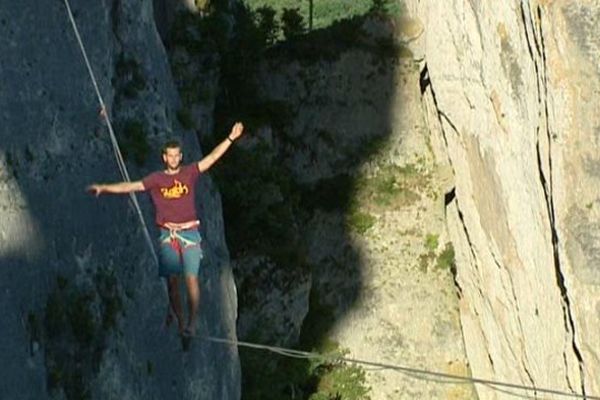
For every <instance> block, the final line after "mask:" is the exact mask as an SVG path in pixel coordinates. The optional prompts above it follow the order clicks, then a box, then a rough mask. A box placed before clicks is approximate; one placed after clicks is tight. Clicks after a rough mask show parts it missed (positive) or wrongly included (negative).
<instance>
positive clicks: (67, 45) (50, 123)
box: [0, 0, 240, 399]
mask: <svg viewBox="0 0 600 400" xmlns="http://www.w3.org/2000/svg"><path fill="white" fill-rule="evenodd" d="M71 4H72V8H73V11H74V13H75V16H76V19H77V22H78V23H79V26H80V29H81V33H82V37H83V40H84V41H85V43H86V45H87V48H88V53H89V56H90V59H91V62H92V64H93V66H94V70H95V72H96V74H97V76H98V79H99V85H100V89H101V91H102V93H103V95H104V97H105V100H106V101H107V104H108V109H109V113H110V115H111V116H112V118H113V122H114V123H115V127H116V130H117V135H118V136H119V139H120V140H121V143H122V149H123V150H124V151H125V152H126V153H127V160H128V161H127V163H128V167H129V172H130V174H131V175H132V177H133V178H134V179H135V178H139V177H141V176H143V175H145V174H147V173H149V172H151V171H152V170H154V169H156V168H158V167H159V158H158V150H157V149H158V146H159V145H160V143H161V142H162V141H163V140H164V138H165V137H167V136H171V135H180V136H183V137H184V142H185V145H186V149H187V152H186V156H187V157H188V161H191V160H193V159H195V158H198V157H200V156H201V153H200V150H199V147H198V144H197V142H196V140H194V139H192V137H193V135H181V132H180V131H181V129H180V127H179V126H177V122H176V118H175V110H176V109H177V104H178V95H177V92H176V90H175V89H174V85H173V82H172V78H171V74H170V69H169V65H168V61H167V56H166V54H165V52H164V49H163V46H162V43H161V41H160V38H159V35H158V34H157V31H156V28H155V24H154V17H153V10H152V2H151V1H143V2H137V1H136V2H125V1H84V0H72V2H71ZM0 52H1V53H2V56H1V57H0V310H2V314H3V317H2V319H1V320H0V332H2V334H1V339H0V350H1V352H2V371H3V372H2V376H1V377H0V397H1V398H3V399H23V398H31V399H34V398H35V399H45V398H66V399H74V398H90V399H92V398H93V399H117V398H118V399H166V398H185V399H200V398H202V399H205V398H210V399H237V398H239V388H240V371H239V363H238V358H237V350H236V349H234V348H228V347H223V346H222V345H213V344H210V343H207V342H204V341H202V340H197V341H195V342H194V343H193V344H192V347H191V349H190V350H189V351H188V352H182V350H181V343H180V341H179V339H178V338H177V335H176V333H175V331H174V330H172V331H167V330H165V329H163V328H161V325H162V323H163V320H164V317H165V311H166V305H167V299H166V293H165V290H164V288H163V284H162V282H161V281H160V280H159V279H158V278H157V266H156V265H154V264H153V261H152V258H151V256H150V253H149V251H148V248H147V246H146V243H145V242H144V239H143V235H142V231H141V229H140V225H139V222H138V220H137V217H136V215H135V214H134V212H133V211H132V209H131V207H130V206H129V203H128V200H127V199H126V198H125V197H119V196H106V197H102V198H100V199H94V198H93V197H91V196H89V195H87V194H86V193H84V188H85V186H86V185H87V184H89V183H91V182H94V181H100V182H106V181H115V180H120V176H119V174H118V169H117V166H116V164H115V161H114V158H113V153H112V148H111V146H110V142H109V139H108V136H107V135H108V134H107V131H106V127H105V126H103V124H102V122H101V119H100V118H99V116H98V111H99V110H98V105H97V101H96V98H95V95H94V93H93V90H92V86H91V82H90V80H89V77H88V76H87V72H86V70H85V67H84V64H83V59H82V58H81V54H80V52H79V49H78V47H77V45H76V42H75V37H74V35H73V32H72V30H71V27H70V26H69V22H68V19H67V14H66V10H65V7H64V4H63V2H62V1H42V2H38V1H28V0H27V1H19V2H8V1H3V2H2V5H1V6H0ZM199 189H200V192H201V195H200V196H199V197H200V198H201V200H200V212H201V217H202V219H203V229H204V232H203V233H204V237H205V240H204V250H205V261H204V263H203V267H202V274H201V279H202V289H203V304H202V311H201V313H202V315H201V318H200V326H201V327H200V330H199V334H201V335H205V334H211V335H214V336H230V337H235V318H236V308H237V305H236V295H235V288H234V286H233V279H232V276H231V271H230V268H229V265H228V251H227V248H226V246H225V243H224V237H223V223H222V218H221V210H220V199H219V196H218V194H217V193H216V190H215V189H214V188H213V185H212V182H211V180H210V178H209V177H204V178H203V180H202V181H201V183H200V185H199ZM141 201H142V206H143V209H144V214H145V216H146V221H147V222H148V224H149V225H150V226H151V227H152V225H153V224H152V212H151V211H150V208H149V202H148V200H147V199H146V198H144V196H143V195H142V196H141ZM152 233H154V232H152Z"/></svg>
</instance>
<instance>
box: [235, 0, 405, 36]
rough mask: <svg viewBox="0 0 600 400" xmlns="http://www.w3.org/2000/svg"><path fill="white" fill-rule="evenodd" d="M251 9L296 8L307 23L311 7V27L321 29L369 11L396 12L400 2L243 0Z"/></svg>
mask: <svg viewBox="0 0 600 400" xmlns="http://www.w3.org/2000/svg"><path fill="white" fill-rule="evenodd" d="M244 3H246V4H247V5H248V7H249V8H250V9H252V10H257V9H259V8H264V7H269V8H272V9H273V10H274V11H275V13H276V15H282V14H283V11H284V10H286V9H288V10H289V9H296V10H297V13H298V14H299V15H300V16H301V18H302V19H303V20H304V21H305V24H306V25H307V26H308V25H309V20H310V7H311V3H312V7H313V24H312V25H313V28H314V29H323V28H326V27H329V26H330V25H331V24H332V23H334V22H336V21H339V20H344V19H349V18H352V17H355V16H359V15H364V14H366V13H368V12H369V11H376V12H385V13H390V14H396V13H399V12H400V8H401V4H400V2H398V1H391V0H352V1H348V0H300V1H298V0H244Z"/></svg>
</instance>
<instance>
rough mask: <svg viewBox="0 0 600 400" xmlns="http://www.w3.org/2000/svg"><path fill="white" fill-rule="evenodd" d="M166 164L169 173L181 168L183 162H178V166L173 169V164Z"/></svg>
mask: <svg viewBox="0 0 600 400" xmlns="http://www.w3.org/2000/svg"><path fill="white" fill-rule="evenodd" d="M166 164H167V169H168V170H169V171H175V170H177V169H179V167H180V166H181V161H180V162H178V163H177V164H175V166H174V167H172V166H171V164H169V163H166Z"/></svg>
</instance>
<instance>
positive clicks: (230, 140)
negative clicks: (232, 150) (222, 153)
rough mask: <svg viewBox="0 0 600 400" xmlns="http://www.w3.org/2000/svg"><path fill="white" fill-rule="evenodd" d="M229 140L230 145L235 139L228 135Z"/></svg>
mask: <svg viewBox="0 0 600 400" xmlns="http://www.w3.org/2000/svg"><path fill="white" fill-rule="evenodd" d="M227 140H229V142H230V143H233V139H232V138H231V137H229V135H227Z"/></svg>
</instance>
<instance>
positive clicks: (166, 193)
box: [160, 179, 189, 199]
mask: <svg viewBox="0 0 600 400" xmlns="http://www.w3.org/2000/svg"><path fill="white" fill-rule="evenodd" d="M160 193H161V194H162V196H163V197H164V198H165V199H178V198H180V197H181V196H185V195H186V194H188V193H189V189H188V187H187V185H184V184H183V183H181V182H179V181H178V180H177V179H175V182H174V183H173V186H171V187H170V188H160Z"/></svg>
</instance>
